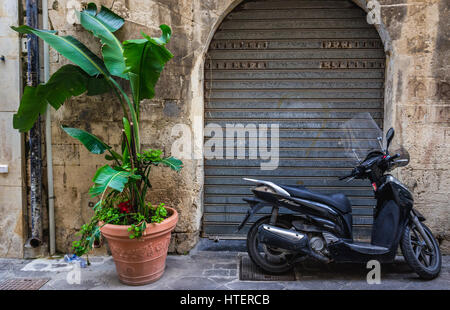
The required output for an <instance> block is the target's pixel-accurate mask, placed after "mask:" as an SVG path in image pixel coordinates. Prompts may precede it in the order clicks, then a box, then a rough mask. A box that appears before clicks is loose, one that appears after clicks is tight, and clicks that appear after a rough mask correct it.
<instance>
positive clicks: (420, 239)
mask: <svg viewBox="0 0 450 310" xmlns="http://www.w3.org/2000/svg"><path fill="white" fill-rule="evenodd" d="M420 224H421V225H422V227H423V230H424V232H425V233H426V234H427V236H428V238H429V239H430V241H431V243H432V245H433V246H432V248H431V249H430V248H429V247H428V245H427V244H426V242H425V239H424V236H422V234H421V233H420V230H419V229H418V228H417V227H416V225H415V224H414V223H411V224H410V225H407V226H406V227H405V231H404V233H403V237H402V240H401V242H400V247H401V249H402V253H403V256H404V257H405V260H406V262H407V263H408V265H409V266H410V267H411V268H412V269H413V270H414V271H415V272H416V273H417V274H418V275H419V276H420V277H421V278H422V279H425V280H432V279H434V278H436V277H437V276H438V275H439V272H440V271H441V263H442V257H441V251H440V249H439V244H438V242H437V241H436V239H435V238H434V236H433V234H432V233H431V230H430V229H429V228H428V227H427V226H426V225H425V224H423V223H420Z"/></svg>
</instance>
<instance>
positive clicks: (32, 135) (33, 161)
mask: <svg viewBox="0 0 450 310" xmlns="http://www.w3.org/2000/svg"><path fill="white" fill-rule="evenodd" d="M38 23H39V15H38V0H26V24H27V25H28V26H30V27H33V28H38ZM27 45H28V56H27V57H28V67H27V85H29V86H34V87H35V86H37V84H38V83H39V42H38V38H37V36H34V35H27ZM28 145H29V156H30V187H31V189H30V205H31V237H30V239H29V240H28V244H29V245H30V246H31V247H33V248H36V247H38V246H40V245H41V244H42V234H43V232H42V201H41V200H42V159H41V125H40V117H39V118H38V120H37V121H36V123H35V124H34V126H33V128H31V130H30V132H29V136H28Z"/></svg>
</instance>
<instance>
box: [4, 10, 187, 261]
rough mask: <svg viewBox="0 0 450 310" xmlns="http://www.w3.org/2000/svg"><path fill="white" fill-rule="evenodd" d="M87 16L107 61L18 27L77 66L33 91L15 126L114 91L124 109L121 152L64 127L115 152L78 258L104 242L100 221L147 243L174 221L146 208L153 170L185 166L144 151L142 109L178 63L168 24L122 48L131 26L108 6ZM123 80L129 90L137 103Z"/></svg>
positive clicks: (73, 42) (49, 34)
mask: <svg viewBox="0 0 450 310" xmlns="http://www.w3.org/2000/svg"><path fill="white" fill-rule="evenodd" d="M79 18H80V23H81V25H82V26H83V27H84V28H85V29H86V30H87V31H89V32H91V33H92V34H93V35H94V36H95V37H97V38H98V39H99V40H100V42H101V44H102V57H103V59H100V58H99V57H98V56H96V55H95V54H94V53H93V52H92V51H90V50H89V49H88V48H87V47H86V46H85V45H84V44H83V43H81V42H80V41H78V40H77V39H75V38H74V37H71V36H58V35H57V32H56V31H48V30H39V29H33V28H31V27H29V26H19V27H11V28H12V29H13V30H15V31H17V32H19V33H22V34H26V35H36V36H38V37H39V38H41V39H42V40H44V41H45V42H47V43H48V44H49V45H50V46H51V47H52V48H53V49H55V50H56V51H58V52H59V53H60V54H61V55H62V56H64V57H66V58H67V59H68V60H70V61H71V62H72V63H73V64H70V65H66V66H63V67H61V68H60V69H59V70H58V71H57V72H55V73H54V74H53V75H52V76H51V78H50V79H49V81H48V82H47V83H46V84H40V85H38V86H37V87H26V88H25V91H24V94H23V97H22V100H21V102H20V107H19V110H18V112H17V114H15V115H14V123H13V125H14V128H16V129H19V130H20V131H28V130H29V129H30V128H31V127H32V126H33V124H34V123H35V122H36V120H37V118H38V116H39V114H42V113H44V112H45V110H46V108H47V105H48V104H50V105H51V106H52V107H53V108H54V109H55V110H57V109H59V108H60V107H61V105H63V103H64V102H65V101H66V100H67V99H69V98H71V97H73V96H78V95H81V94H83V93H86V92H87V95H89V96H91V95H92V96H93V95H99V94H103V93H105V92H107V91H112V92H113V93H114V94H115V95H116V97H117V100H118V101H119V102H120V104H121V107H122V110H123V119H122V122H121V124H122V125H123V129H122V133H121V134H122V143H121V149H120V151H115V150H114V149H113V148H112V147H111V146H109V145H107V144H106V143H104V142H103V141H101V140H100V139H99V138H98V137H96V136H95V135H93V134H91V133H89V132H87V131H84V130H82V129H77V128H70V127H66V126H62V129H63V130H64V131H65V132H66V133H67V134H68V135H70V136H71V137H73V138H75V139H77V140H78V141H80V142H81V143H82V144H83V145H84V146H85V147H86V149H87V150H88V151H89V152H91V153H93V154H104V153H105V152H106V151H107V152H108V153H109V154H106V155H105V159H106V160H109V161H110V164H108V165H104V166H102V167H100V168H99V169H98V170H97V172H96V173H95V175H94V178H93V182H94V185H93V186H92V187H91V188H90V190H89V193H90V194H91V195H92V196H93V197H99V201H98V202H97V203H96V205H95V206H94V216H93V217H92V219H91V220H90V222H89V223H87V224H84V225H83V226H82V227H81V229H80V231H79V232H78V235H79V236H80V237H81V238H80V240H77V241H74V242H73V249H74V251H75V254H77V255H78V256H81V255H83V254H85V253H87V252H89V251H90V250H91V249H92V247H93V245H94V244H95V243H98V242H99V239H100V237H101V233H100V228H99V223H100V222H103V223H105V224H107V223H110V224H115V225H130V229H129V231H130V238H131V239H134V238H139V237H141V236H142V234H143V233H144V232H145V229H146V227H147V223H152V222H153V223H160V222H162V221H163V220H164V219H165V218H166V217H167V210H166V208H165V207H164V204H163V203H161V204H160V205H158V206H156V207H154V206H152V205H151V204H149V203H146V197H147V191H148V189H149V188H151V183H150V180H149V174H150V171H151V167H152V166H156V165H159V164H162V165H165V166H168V167H170V168H171V169H172V170H175V171H177V172H178V171H180V169H181V168H182V167H183V163H182V162H181V161H180V160H179V159H176V158H174V157H164V156H163V152H162V151H161V150H152V149H149V150H145V151H143V152H141V151H140V147H141V146H140V137H139V105H140V102H141V101H142V100H143V99H149V98H153V96H154V95H155V86H156V83H157V82H158V79H159V77H160V74H161V71H162V70H163V68H164V66H165V64H166V63H167V62H168V61H169V60H170V59H171V58H172V57H173V55H172V53H171V52H170V51H169V50H168V49H167V48H166V46H165V45H166V44H167V43H168V42H169V39H170V37H171V35H172V31H171V29H170V27H169V26H167V25H161V26H160V28H161V31H162V35H161V37H159V38H151V37H149V36H148V35H146V34H144V33H142V37H143V38H142V39H137V40H127V41H125V42H123V43H121V42H120V41H119V40H118V39H117V37H116V36H115V35H114V32H115V31H117V30H118V29H120V28H121V27H122V26H123V24H124V20H123V18H121V17H120V16H118V15H117V14H115V13H114V12H112V11H111V10H109V9H107V8H106V7H104V6H102V7H101V8H100V11H98V9H97V6H96V5H95V4H94V3H89V4H88V5H87V7H86V8H85V9H84V10H83V11H81V12H79ZM113 76H114V78H113ZM118 80H121V82H122V83H128V84H129V88H130V89H131V91H132V97H131V98H129V96H128V95H127V93H126V92H125V91H124V90H123V89H122V87H121V86H120V85H121V84H122V83H119V82H118ZM93 108H95V107H93Z"/></svg>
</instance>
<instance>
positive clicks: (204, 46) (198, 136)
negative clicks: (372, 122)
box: [190, 0, 395, 230]
mask: <svg viewBox="0 0 450 310" xmlns="http://www.w3.org/2000/svg"><path fill="white" fill-rule="evenodd" d="M243 1H245V0H229V1H228V2H229V3H228V4H227V5H224V7H223V9H222V10H221V11H220V12H219V14H218V15H217V17H216V18H215V19H211V23H210V24H209V25H208V26H209V30H208V33H207V35H204V37H203V40H202V42H201V48H199V53H198V55H197V56H198V57H196V58H195V59H196V60H195V64H194V68H193V74H192V75H191V85H192V88H191V89H192V93H191V96H192V101H191V107H190V119H191V122H192V124H193V125H192V131H193V135H192V141H193V145H192V146H193V147H192V150H193V158H194V159H196V160H199V161H200V163H201V164H199V165H198V166H197V168H198V170H197V176H198V177H197V181H198V184H199V186H200V187H201V188H203V176H204V170H203V164H202V162H203V134H204V133H203V124H204V104H205V102H204V89H203V86H204V65H205V62H206V55H207V52H208V49H209V46H210V43H211V41H212V39H213V36H214V34H215V33H216V31H217V29H218V28H219V26H220V25H221V23H222V22H223V20H224V19H225V18H226V17H227V15H228V14H229V13H231V12H232V11H233V10H234V9H235V8H236V7H237V6H238V5H240V4H241V3H242V2H243ZM348 1H351V2H353V3H355V4H356V5H357V6H359V7H360V8H361V9H363V10H364V11H365V12H369V11H370V10H369V9H368V8H367V1H365V0H348ZM374 26H375V28H376V30H377V32H378V34H379V36H380V38H381V40H382V42H383V47H384V51H385V55H386V64H385V84H384V125H383V127H384V128H385V130H386V128H389V127H391V126H392V125H393V124H394V120H395V115H394V112H395V106H394V105H395V103H394V100H393V99H394V98H393V74H392V72H393V64H392V61H391V57H390V55H391V52H392V41H391V38H390V35H389V32H388V30H387V27H386V25H385V24H384V22H383V20H382V19H381V23H380V24H376V25H374ZM196 201H197V202H198V205H200V206H201V208H198V209H197V214H196V222H197V224H198V229H199V230H200V229H201V227H200V226H201V217H202V215H203V195H202V191H200V192H199V196H198V197H197V199H196Z"/></svg>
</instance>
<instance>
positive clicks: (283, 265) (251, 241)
mask: <svg viewBox="0 0 450 310" xmlns="http://www.w3.org/2000/svg"><path fill="white" fill-rule="evenodd" d="M269 223H270V216H266V217H263V218H261V219H259V220H258V221H256V222H255V223H254V224H253V225H252V227H251V228H250V230H249V232H248V234H247V251H248V255H249V256H250V259H251V260H252V262H253V263H254V264H255V265H256V266H258V267H259V268H261V269H263V270H264V271H266V272H268V273H271V274H281V273H285V272H287V271H289V270H291V269H292V268H293V265H291V264H290V261H291V259H292V258H293V254H290V253H288V252H286V251H284V250H282V249H277V248H271V247H269V246H266V245H263V244H261V243H260V242H259V240H258V227H259V226H261V225H263V224H269ZM276 226H278V227H282V228H291V226H292V225H290V223H289V222H288V221H285V220H283V219H281V218H279V219H278V220H277V223H276Z"/></svg>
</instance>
